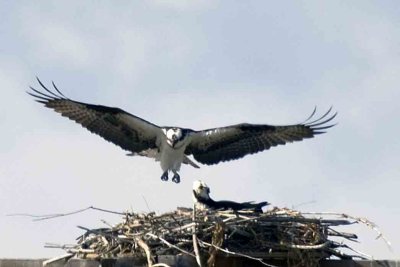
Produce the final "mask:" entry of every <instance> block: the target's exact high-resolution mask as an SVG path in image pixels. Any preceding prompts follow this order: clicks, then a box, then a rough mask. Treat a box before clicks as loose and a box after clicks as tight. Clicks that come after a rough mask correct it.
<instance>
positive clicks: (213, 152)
mask: <svg viewBox="0 0 400 267" xmlns="http://www.w3.org/2000/svg"><path fill="white" fill-rule="evenodd" d="M315 111H316V109H314V111H313V113H312V114H311V116H310V117H309V118H308V119H307V120H306V121H305V122H304V123H301V124H294V125H286V126H273V125H260V124H248V123H242V124H237V125H232V126H227V127H221V128H214V129H208V130H203V131H195V132H194V133H192V141H191V143H190V144H189V146H188V147H187V148H186V150H185V153H186V154H187V155H190V154H193V157H194V158H195V159H196V160H197V161H199V162H201V163H203V164H207V165H212V164H216V163H218V162H223V161H229V160H234V159H239V158H242V157H244V156H246V155H248V154H254V153H257V152H260V151H263V150H266V149H269V148H270V147H272V146H277V145H284V144H286V143H288V142H293V141H301V140H303V139H304V138H311V137H314V135H317V134H322V133H324V132H325V130H326V129H328V128H331V127H333V126H334V125H335V124H328V123H329V122H330V121H331V120H333V119H334V118H335V117H336V115H337V113H334V114H333V115H331V111H332V108H330V109H329V110H328V112H326V113H325V114H324V115H323V116H321V117H320V118H318V119H316V120H313V121H310V120H311V118H312V117H313V116H314V114H315Z"/></svg>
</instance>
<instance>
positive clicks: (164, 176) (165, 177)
mask: <svg viewBox="0 0 400 267" xmlns="http://www.w3.org/2000/svg"><path fill="white" fill-rule="evenodd" d="M174 177H175V176H174ZM161 180H162V181H168V171H166V172H164V173H163V174H162V175H161Z"/></svg>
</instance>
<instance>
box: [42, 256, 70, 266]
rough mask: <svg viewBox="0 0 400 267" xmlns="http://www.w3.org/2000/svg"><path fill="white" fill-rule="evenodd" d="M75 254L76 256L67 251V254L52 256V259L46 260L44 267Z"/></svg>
mask: <svg viewBox="0 0 400 267" xmlns="http://www.w3.org/2000/svg"><path fill="white" fill-rule="evenodd" d="M73 256H75V254H74V253H67V254H64V255H62V256H57V257H55V258H51V259H48V260H45V261H44V262H43V267H45V266H46V265H48V264H50V263H53V262H56V261H61V260H68V259H70V258H72V257H73Z"/></svg>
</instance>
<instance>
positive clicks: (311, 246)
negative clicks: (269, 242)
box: [282, 241, 331, 250]
mask: <svg viewBox="0 0 400 267" xmlns="http://www.w3.org/2000/svg"><path fill="white" fill-rule="evenodd" d="M330 243H331V242H330V241H326V242H325V243H322V244H318V245H294V244H282V245H283V246H285V247H288V248H294V249H300V250H309V249H310V250H311V249H321V248H325V247H327V246H328V245H329V244H330Z"/></svg>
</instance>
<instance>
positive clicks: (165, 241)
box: [146, 233, 196, 257]
mask: <svg viewBox="0 0 400 267" xmlns="http://www.w3.org/2000/svg"><path fill="white" fill-rule="evenodd" d="M146 235H148V236H150V237H152V238H157V239H159V240H160V241H161V242H163V243H164V244H166V245H167V246H168V247H170V248H174V249H177V250H179V251H180V252H182V253H185V254H187V255H190V256H192V257H196V255H194V254H193V253H190V252H188V251H186V250H184V249H181V248H180V247H177V246H175V245H173V244H171V243H169V242H168V241H167V240H165V239H164V238H162V237H159V236H156V235H155V234H152V233H147V234H146Z"/></svg>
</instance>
